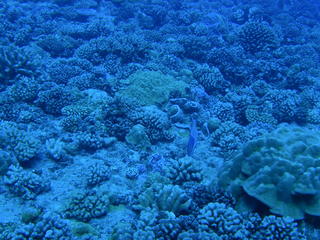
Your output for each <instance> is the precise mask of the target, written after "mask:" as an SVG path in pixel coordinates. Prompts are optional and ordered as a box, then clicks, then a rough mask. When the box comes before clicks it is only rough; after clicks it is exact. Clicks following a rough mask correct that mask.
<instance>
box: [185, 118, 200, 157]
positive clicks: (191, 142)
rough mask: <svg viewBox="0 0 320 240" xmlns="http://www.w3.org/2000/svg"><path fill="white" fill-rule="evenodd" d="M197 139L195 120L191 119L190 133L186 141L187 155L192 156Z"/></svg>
mask: <svg viewBox="0 0 320 240" xmlns="http://www.w3.org/2000/svg"><path fill="white" fill-rule="evenodd" d="M197 141H198V130H197V120H195V119H192V123H191V127H190V134H189V139H188V143H187V155H188V156H192V155H193V152H194V149H195V148H196V145H197Z"/></svg>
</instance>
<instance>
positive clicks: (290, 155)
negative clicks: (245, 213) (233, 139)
mask: <svg viewBox="0 0 320 240" xmlns="http://www.w3.org/2000/svg"><path fill="white" fill-rule="evenodd" d="M319 176H320V134H319V132H316V131H313V130H310V129H307V128H304V127H299V126H295V125H286V124H284V125H280V126H279V127H278V128H277V129H276V130H274V131H273V132H271V133H270V134H267V135H265V136H262V137H260V138H257V139H255V140H252V141H250V142H248V143H247V144H246V145H245V146H244V147H243V148H242V150H241V151H240V153H239V154H238V155H237V156H236V157H235V158H234V159H233V160H232V161H230V162H229V165H228V166H226V168H225V170H224V171H223V173H222V175H221V176H220V177H221V178H220V183H221V185H222V186H224V187H227V188H229V189H231V190H232V191H233V192H234V193H236V192H238V193H239V192H240V191H239V190H240V189H241V188H242V189H243V190H244V191H245V193H247V194H248V195H250V196H251V197H253V198H255V199H257V200H259V201H260V202H262V203H264V204H265V205H267V206H268V207H269V208H270V211H271V212H273V213H276V214H279V215H282V216H290V217H292V218H294V219H302V218H304V214H310V215H313V216H320V177H319Z"/></svg>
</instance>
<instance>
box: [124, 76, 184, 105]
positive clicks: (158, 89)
mask: <svg viewBox="0 0 320 240" xmlns="http://www.w3.org/2000/svg"><path fill="white" fill-rule="evenodd" d="M125 84H128V86H127V87H126V88H125V89H123V90H120V91H119V95H120V96H127V97H130V98H133V99H135V100H137V102H138V103H140V105H157V104H163V103H165V102H167V101H168V99H169V96H170V93H171V92H181V93H184V89H185V88H186V87H187V85H186V83H184V82H182V81H178V80H176V79H174V78H173V77H171V76H169V75H164V74H162V73H160V72H156V71H138V72H136V73H134V74H132V75H130V76H129V78H127V79H126V80H125Z"/></svg>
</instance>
